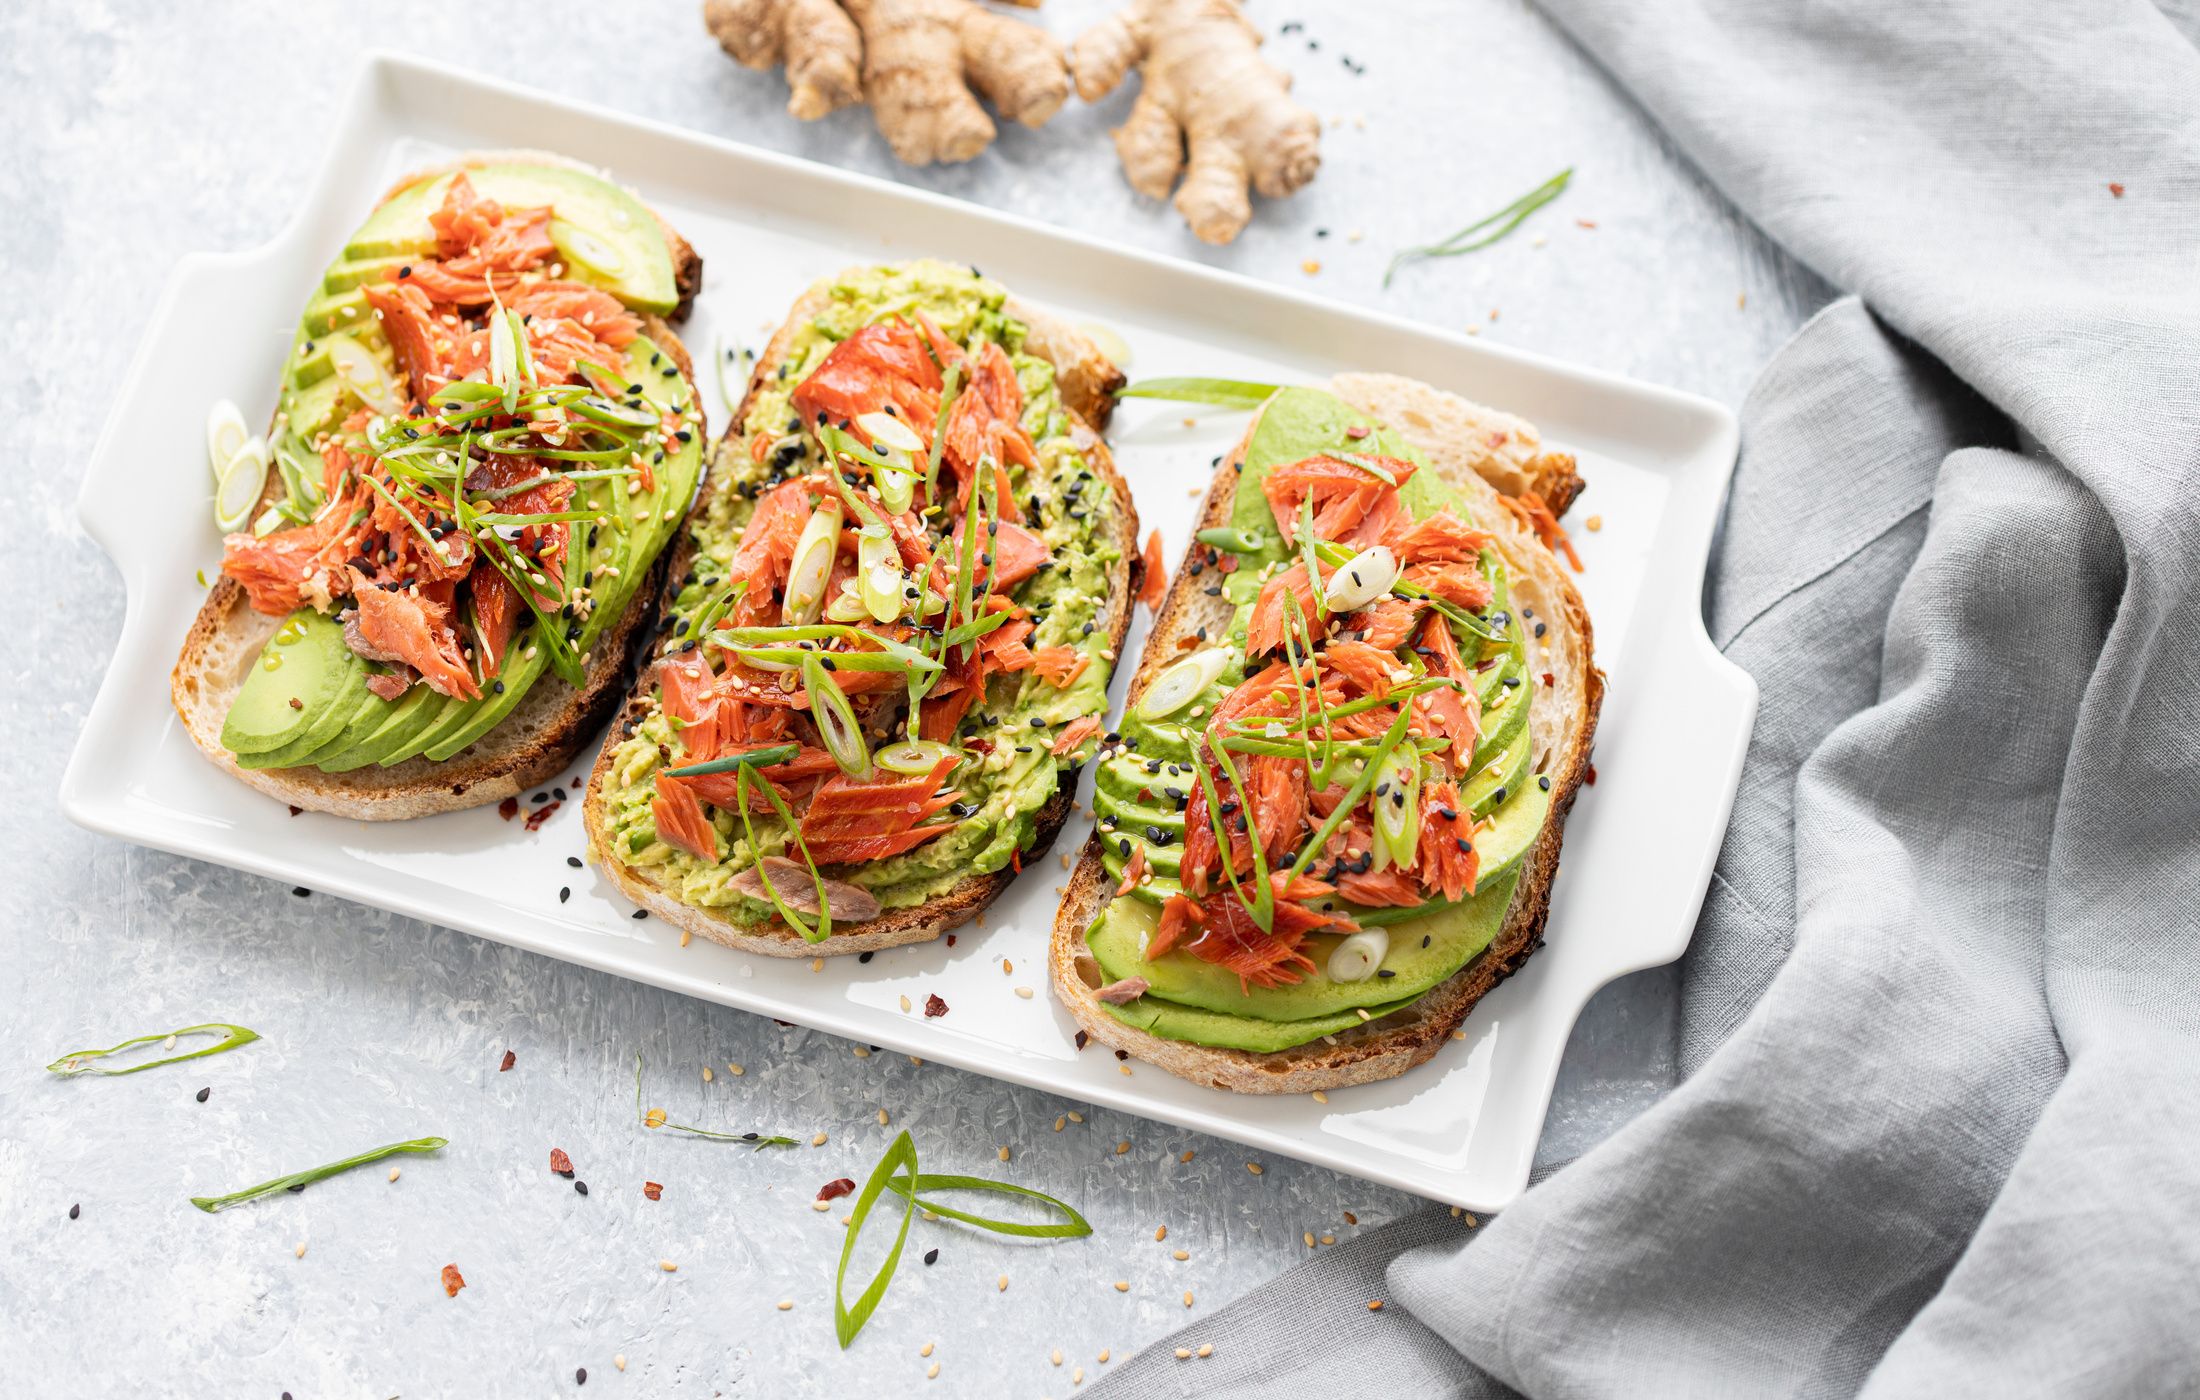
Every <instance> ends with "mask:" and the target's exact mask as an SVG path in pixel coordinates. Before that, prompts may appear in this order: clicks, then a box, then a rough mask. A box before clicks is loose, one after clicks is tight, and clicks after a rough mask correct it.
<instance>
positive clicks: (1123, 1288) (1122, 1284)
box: [1115, 1278, 1131, 1293]
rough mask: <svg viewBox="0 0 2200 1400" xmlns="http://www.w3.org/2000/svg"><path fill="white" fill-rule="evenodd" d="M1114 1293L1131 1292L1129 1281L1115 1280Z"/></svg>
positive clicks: (1125, 1279)
mask: <svg viewBox="0 0 2200 1400" xmlns="http://www.w3.org/2000/svg"><path fill="white" fill-rule="evenodd" d="M1115 1291H1116V1292H1118V1293H1128V1292H1130V1291H1131V1281H1130V1280H1129V1279H1127V1278H1119V1279H1117V1280H1116V1281H1115Z"/></svg>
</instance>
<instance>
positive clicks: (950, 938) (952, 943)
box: [947, 933, 955, 948]
mask: <svg viewBox="0 0 2200 1400" xmlns="http://www.w3.org/2000/svg"><path fill="white" fill-rule="evenodd" d="M947 946H948V947H950V948H952V947H954V946H955V935H954V934H952V933H951V934H949V935H947Z"/></svg>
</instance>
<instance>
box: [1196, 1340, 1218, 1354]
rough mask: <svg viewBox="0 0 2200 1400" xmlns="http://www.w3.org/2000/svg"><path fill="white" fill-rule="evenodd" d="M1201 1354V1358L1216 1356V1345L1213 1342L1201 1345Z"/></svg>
mask: <svg viewBox="0 0 2200 1400" xmlns="http://www.w3.org/2000/svg"><path fill="white" fill-rule="evenodd" d="M1199 1354H1200V1355H1201V1356H1213V1355H1214V1354H1215V1344H1214V1343H1213V1342H1202V1343H1200V1347H1199Z"/></svg>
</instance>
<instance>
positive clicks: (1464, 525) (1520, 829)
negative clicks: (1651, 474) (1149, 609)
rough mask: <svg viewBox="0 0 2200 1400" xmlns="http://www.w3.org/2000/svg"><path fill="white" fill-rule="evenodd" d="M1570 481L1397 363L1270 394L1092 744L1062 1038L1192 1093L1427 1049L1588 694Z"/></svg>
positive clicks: (1325, 1079)
mask: <svg viewBox="0 0 2200 1400" xmlns="http://www.w3.org/2000/svg"><path fill="white" fill-rule="evenodd" d="M1580 486H1581V482H1580V479H1579V477H1578V476H1576V475H1575V474H1574V471H1573V459H1572V458H1571V457H1568V456H1566V455H1564V454H1560V453H1549V452H1544V451H1543V450H1542V449H1541V446H1540V442H1539V439H1538V438H1537V436H1536V434H1535V431H1534V429H1533V428H1532V427H1530V426H1529V425H1527V424H1525V423H1523V422H1521V421H1520V420H1517V419H1513V418H1511V417H1509V416H1508V415H1504V414H1501V413H1498V412H1496V411H1494V410H1490V409H1486V408H1482V407H1480V406H1478V405H1474V404H1471V403H1468V402H1467V401H1466V400H1464V399H1460V398H1457V397H1455V396H1453V395H1450V394H1446V393H1443V392H1441V391H1439V390H1436V389H1433V388H1430V387H1429V386H1427V385H1424V384H1420V383H1417V382H1415V381H1412V380H1407V379H1402V378H1398V377H1395V376H1389V375H1371V374H1352V375H1342V376H1339V377H1338V378H1337V379H1335V380H1333V381H1332V382H1331V383H1330V385H1329V386H1328V387H1327V388H1323V389H1282V390H1278V391H1276V392H1275V393H1274V394H1273V395H1271V396H1270V397H1269V398H1268V400H1267V401H1266V403H1265V404H1263V406H1262V407H1261V408H1260V410H1259V411H1258V412H1257V414H1256V416H1255V418H1254V420H1253V422H1252V424H1251V426H1250V427H1249V428H1248V429H1247V431H1246V434H1245V436H1244V437H1243V438H1242V439H1241V440H1240V442H1239V443H1238V444H1237V446H1236V447H1235V448H1234V449H1233V450H1232V451H1231V453H1230V454H1229V455H1228V457H1226V458H1225V459H1224V461H1223V462H1222V463H1221V465H1220V468H1219V470H1218V471H1217V473H1216V480H1215V484H1214V486H1213V488H1212V490H1211V491H1210V493H1209V495H1208V499H1207V503H1206V508H1205V510H1204V512H1203V514H1202V516H1201V519H1200V522H1199V538H1198V541H1197V542H1196V543H1195V544H1194V546H1193V548H1192V551H1191V553H1190V555H1189V556H1188V557H1187V559H1186V560H1185V564H1184V566H1183V567H1182V568H1181V569H1180V570H1179V572H1178V575H1177V578H1176V581H1175V583H1174V585H1173V586H1172V587H1171V589H1170V592H1169V594H1168V597H1167V598H1166V600H1165V601H1164V603H1163V606H1162V609H1161V612H1160V615H1159V616H1158V617H1157V619H1156V621H1155V626H1154V631H1153V635H1152V637H1151V638H1150V639H1149V641H1148V642H1147V647H1146V654H1145V658H1144V660H1143V662H1142V663H1141V665H1140V667H1139V670H1138V673H1137V675H1136V676H1135V677H1134V679H1133V681H1132V685H1131V688H1130V695H1129V699H1128V701H1127V704H1126V712H1125V718H1124V722H1123V727H1122V730H1121V732H1120V733H1119V734H1114V735H1110V736H1108V742H1107V743H1106V744H1105V745H1104V746H1103V747H1102V749H1101V750H1100V752H1099V754H1098V756H1097V759H1096V763H1097V767H1096V770H1095V795H1094V803H1093V805H1094V815H1095V818H1096V822H1097V824H1096V827H1095V830H1094V833H1093V836H1092V839H1091V840H1090V841H1089V842H1088V843H1087V845H1086V848H1085V851H1084V854H1083V856H1082V858H1081V860H1080V862H1079V864H1078V867H1077V870H1076V873H1075V875H1074V877H1073V879H1072V882H1071V884H1070V886H1069V888H1068V892H1067V895H1066V897H1065V899H1064V900H1063V903H1062V906H1061V911H1060V914H1059V916H1058V918H1057V920H1056V923H1055V929H1054V936H1053V940H1052V943H1051V946H1050V957H1049V963H1050V968H1051V972H1052V979H1051V980H1052V983H1053V986H1054V990H1055V994H1056V996H1057V998H1059V999H1060V1000H1061V1001H1062V1003H1063V1004H1064V1005H1065V1006H1066V1007H1068V1008H1069V1010H1070V1012H1071V1014H1072V1015H1073V1016H1074V1017H1075V1018H1076V1020H1077V1022H1078V1024H1079V1025H1081V1026H1082V1027H1083V1028H1084V1029H1085V1031H1087V1032H1088V1033H1090V1035H1091V1036H1092V1037H1093V1038H1095V1039H1097V1040H1099V1041H1100V1042H1101V1043H1103V1044H1105V1045H1108V1046H1110V1047H1112V1048H1114V1049H1116V1050H1118V1051H1121V1052H1125V1053H1128V1054H1130V1055H1135V1056H1137V1057H1138V1058H1140V1059H1142V1060H1146V1061H1149V1062H1151V1063H1153V1064H1156V1065H1159V1066H1161V1067H1162V1068H1164V1069H1167V1070H1168V1071H1170V1072H1171V1073H1173V1074H1177V1075H1179V1076H1181V1077H1183V1078H1186V1079H1190V1080H1193V1081H1195V1082H1197V1083H1201V1084H1207V1085H1211V1086H1213V1087H1216V1088H1223V1089H1231V1090H1236V1091H1238V1092H1242V1093H1290V1092H1308V1091H1312V1090H1316V1089H1327V1088H1337V1087H1341V1086H1345V1085H1351V1084H1361V1083H1367V1082H1370V1081H1372V1080H1376V1079H1383V1078H1388V1077H1391V1076H1393V1075H1397V1074H1400V1073H1403V1072H1404V1071H1405V1070H1407V1069H1409V1068H1411V1067H1412V1066H1414V1065H1416V1064H1419V1063H1421V1062H1423V1061H1424V1060H1427V1059H1428V1058H1429V1057H1430V1056H1432V1055H1434V1054H1435V1053H1436V1051H1437V1049H1438V1048H1439V1047H1440V1046H1441V1045H1442V1044H1443V1042H1444V1040H1445V1038H1446V1037H1447V1036H1449V1035H1450V1034H1451V1033H1452V1031H1454V1030H1455V1029H1456V1028H1457V1027H1458V1025H1459V1023H1460V1022H1461V1020H1463V1019H1464V1018H1465V1016H1466V1014H1467V1013H1468V1012H1469V1011H1470V1010H1471V1009H1472V1008H1473V1006H1474V1004H1475V1002H1476V1001H1477V1000H1479V999H1480V997H1481V996H1482V995H1483V994H1484V993H1485V992H1487V991H1488V990H1489V989H1490V988H1491V987H1492V986H1494V985H1496V983H1497V982H1498V981H1499V980H1501V979H1502V978H1503V977H1505V976H1506V975H1507V974H1509V973H1510V972H1512V971H1513V970H1514V969H1516V968H1517V967H1519V965H1520V964H1521V962H1522V961H1524V960H1525V959H1526V958H1527V956H1528V955H1529V954H1530V953H1531V952H1532V951H1533V950H1534V948H1535V947H1536V946H1538V944H1539V942H1540V939H1541V935H1542V930H1543V924H1544V920H1545V917H1546V914H1547V912H1548V909H1549V897H1550V886H1551V881H1552V879H1553V877H1554V876H1555V875H1556V873H1557V869H1558V855H1559V845H1560V841H1561V839H1562V836H1563V828H1564V823H1565V818H1566V814H1567V812H1568V810H1569V809H1570V807H1571V805H1572V802H1573V798H1574V794H1575V791H1576V790H1577V788H1578V786H1579V784H1580V783H1581V781H1582V778H1583V776H1584V774H1585V773H1586V771H1587V767H1588V761H1589V749H1590V744H1591V741H1592V739H1593V737H1594V734H1595V729H1596V717H1597V711H1598V707H1599V705H1600V703H1601V700H1602V696H1603V688H1604V683H1603V676H1602V674H1601V673H1600V672H1598V671H1597V670H1596V667H1595V664H1594V660H1593V657H1592V651H1591V633H1590V625H1589V618H1588V615H1587V613H1586V611H1585V610H1584V609H1583V607H1582V603H1581V599H1580V596H1579V595H1578V593H1577V592H1576V591H1575V589H1574V587H1573V585H1572V583H1571V582H1570V581H1569V580H1568V578H1567V577H1566V575H1565V573H1564V572H1563V570H1562V569H1561V568H1560V566H1559V565H1558V563H1557V561H1556V559H1555V558H1554V556H1553V554H1552V547H1553V546H1554V545H1555V546H1557V547H1558V548H1561V549H1564V548H1566V546H1565V544H1564V535H1563V532H1562V531H1561V530H1560V529H1559V527H1558V525H1557V516H1558V515H1559V514H1561V513H1563V512H1564V510H1565V509H1566V507H1567V505H1568V504H1570V502H1571V501H1572V499H1573V497H1574V495H1575V494H1576V493H1577V492H1578V490H1579V488H1580ZM1317 572H1318V575H1319V577H1320V580H1321V581H1320V583H1319V585H1318V586H1317V585H1316V584H1315V583H1314V582H1313V580H1314V578H1315V576H1316V573H1317ZM1195 756H1196V757H1195Z"/></svg>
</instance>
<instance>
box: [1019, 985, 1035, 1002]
mask: <svg viewBox="0 0 2200 1400" xmlns="http://www.w3.org/2000/svg"><path fill="white" fill-rule="evenodd" d="M1016 995H1018V996H1020V997H1022V998H1023V999H1024V1000H1025V1001H1029V1000H1031V988H1029V987H1018V988H1017V989H1016Z"/></svg>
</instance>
